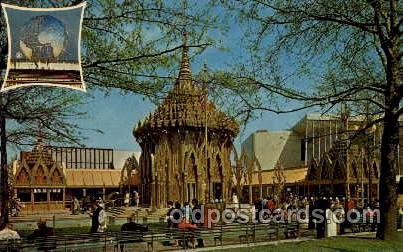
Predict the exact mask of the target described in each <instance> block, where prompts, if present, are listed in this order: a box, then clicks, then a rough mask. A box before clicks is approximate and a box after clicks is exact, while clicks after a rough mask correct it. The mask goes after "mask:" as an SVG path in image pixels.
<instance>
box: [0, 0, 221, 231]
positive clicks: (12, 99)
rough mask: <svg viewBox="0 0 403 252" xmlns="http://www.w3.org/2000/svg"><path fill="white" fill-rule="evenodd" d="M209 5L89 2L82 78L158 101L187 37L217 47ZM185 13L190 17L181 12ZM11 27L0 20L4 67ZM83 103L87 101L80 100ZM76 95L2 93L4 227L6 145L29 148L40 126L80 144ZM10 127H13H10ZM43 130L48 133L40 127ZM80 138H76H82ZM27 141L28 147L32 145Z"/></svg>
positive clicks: (49, 2) (194, 44)
mask: <svg viewBox="0 0 403 252" xmlns="http://www.w3.org/2000/svg"><path fill="white" fill-rule="evenodd" d="M80 2H82V1H77V0H73V1H53V0H43V1H33V0H29V1H21V0H10V1H7V3H10V4H16V5H19V6H27V7H62V6H72V5H75V4H78V3H80ZM202 5H204V3H199V2H198V1H194V2H193V3H192V4H191V5H188V6H186V5H185V3H183V4H178V3H177V2H176V1H137V0H123V1H116V0H115V1H113V0H97V1H88V2H87V8H86V11H85V17H84V22H83V31H82V64H83V69H84V80H85V82H86V84H87V86H89V88H90V89H91V90H93V89H102V90H104V91H108V90H109V89H111V88H118V89H121V90H122V92H123V93H124V92H128V91H130V92H134V93H138V94H142V95H145V96H146V97H148V98H150V99H152V100H153V101H155V102H158V101H159V99H160V97H161V96H162V95H164V94H165V92H166V91H167V90H168V86H167V85H166V83H167V82H168V81H167V80H169V84H172V83H174V82H173V81H172V80H174V78H175V73H176V70H177V63H178V58H179V57H177V56H178V54H176V53H175V52H176V51H178V50H180V49H181V48H182V44H181V43H178V41H180V40H181V39H180V38H181V36H182V32H183V30H184V28H185V26H186V30H187V32H188V33H189V35H190V37H191V44H190V45H189V47H190V48H193V49H195V53H200V52H201V51H202V50H203V49H204V48H205V47H206V46H208V45H210V44H212V42H213V40H212V38H209V37H208V36H206V34H207V31H208V30H211V29H218V28H219V26H217V25H216V21H217V16H215V15H213V14H212V13H211V12H210V8H208V7H207V6H205V8H202ZM185 9H186V12H185V11H184V10H185ZM6 35H7V34H6V23H5V20H4V17H3V13H1V17H0V69H1V70H4V69H5V67H6V57H7V52H8V50H7V39H6ZM81 98H82V97H81ZM81 98H80V95H79V94H76V93H73V92H71V91H68V90H67V91H66V90H61V89H55V88H54V89H47V88H37V87H33V88H24V89H17V90H12V91H9V92H7V93H1V94H0V106H1V110H0V111H1V113H0V132H1V135H0V136H1V137H0V139H1V148H0V149H1V169H0V177H1V181H0V188H1V189H2V190H1V191H2V193H1V194H0V196H1V198H0V208H1V216H2V217H1V218H2V219H0V223H4V221H5V220H6V218H7V209H6V207H4V206H6V205H7V200H8V190H6V187H7V186H6V185H7V183H6V181H7V173H6V170H7V148H6V146H7V144H10V143H18V144H20V145H21V143H30V142H29V141H28V140H32V138H33V137H35V135H37V133H38V132H34V131H33V130H32V129H33V127H32V126H31V125H37V123H38V122H39V123H40V124H41V125H42V127H45V130H44V131H45V132H42V134H46V135H47V137H49V138H51V140H54V141H68V142H70V143H78V140H79V137H77V133H79V132H80V129H79V128H78V127H77V125H75V124H74V123H73V122H72V120H70V119H72V118H73V117H74V115H76V116H80V113H79V112H78V111H77V110H76V109H75V108H74V107H73V104H75V103H80V102H82V99H81ZM7 124H8V125H9V126H7ZM42 130H43V129H42ZM78 135H79V134H78ZM27 141H28V142H27Z"/></svg>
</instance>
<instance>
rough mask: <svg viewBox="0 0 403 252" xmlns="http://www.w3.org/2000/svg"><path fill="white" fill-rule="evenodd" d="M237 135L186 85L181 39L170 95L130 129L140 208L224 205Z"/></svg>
mask: <svg viewBox="0 0 403 252" xmlns="http://www.w3.org/2000/svg"><path fill="white" fill-rule="evenodd" d="M238 131H239V126H238V124H237V122H236V121H235V120H233V119H232V118H230V117H228V116H227V115H226V114H225V113H223V112H221V111H219V110H218V109H217V108H216V107H215V105H214V104H213V103H212V102H210V101H208V98H207V94H206V92H205V90H203V89H202V88H201V87H199V86H197V85H195V82H194V81H193V80H192V75H191V70H190V65H189V58H188V47H187V44H186V36H185V42H184V45H183V53H182V61H181V66H180V70H179V74H178V77H177V79H176V82H175V84H174V86H173V88H172V90H171V91H170V92H169V93H168V95H167V96H166V97H165V99H164V100H163V102H162V103H161V104H160V105H159V106H158V107H157V108H156V110H155V111H154V112H153V113H152V114H150V115H149V116H148V117H147V118H145V120H144V121H142V122H139V123H138V125H137V126H136V127H135V128H134V130H133V135H134V137H135V138H136V140H137V142H138V143H139V144H140V147H141V149H142V154H141V157H140V160H139V167H140V177H141V185H140V194H141V203H142V204H144V205H151V206H153V207H157V208H161V207H165V206H166V203H167V201H168V200H172V201H179V202H181V203H183V202H186V201H191V200H192V199H193V198H197V199H198V200H199V201H200V202H207V203H209V202H211V201H217V200H219V201H227V200H229V198H230V197H231V190H232V170H231V164H230V152H231V150H232V146H233V141H234V138H235V136H236V135H237V134H238Z"/></svg>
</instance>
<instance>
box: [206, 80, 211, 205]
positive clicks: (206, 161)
mask: <svg viewBox="0 0 403 252" xmlns="http://www.w3.org/2000/svg"><path fill="white" fill-rule="evenodd" d="M204 104H205V108H204V119H205V121H204V148H205V149H204V151H205V156H206V157H205V159H206V177H207V172H208V171H207V170H208V167H207V165H208V149H207V146H208V145H207V144H208V135H207V134H208V129H207V124H208V121H207V120H208V118H207V83H206V86H205V97H204ZM207 182H209V181H208V180H207ZM207 186H208V188H209V190H208V192H209V197H208V198H209V199H210V195H211V191H210V190H211V186H210V183H208V185H207ZM210 200H211V199H210Z"/></svg>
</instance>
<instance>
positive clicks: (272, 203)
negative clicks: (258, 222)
mask: <svg viewBox="0 0 403 252" xmlns="http://www.w3.org/2000/svg"><path fill="white" fill-rule="evenodd" d="M267 209H269V210H270V212H271V213H273V211H274V210H275V209H276V201H275V200H274V199H273V198H272V197H270V198H269V200H268V201H267Z"/></svg>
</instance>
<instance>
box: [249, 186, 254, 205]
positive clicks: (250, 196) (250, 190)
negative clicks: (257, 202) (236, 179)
mask: <svg viewBox="0 0 403 252" xmlns="http://www.w3.org/2000/svg"><path fill="white" fill-rule="evenodd" d="M252 196H253V195H252V185H249V204H250V205H252V203H253V202H252Z"/></svg>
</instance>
